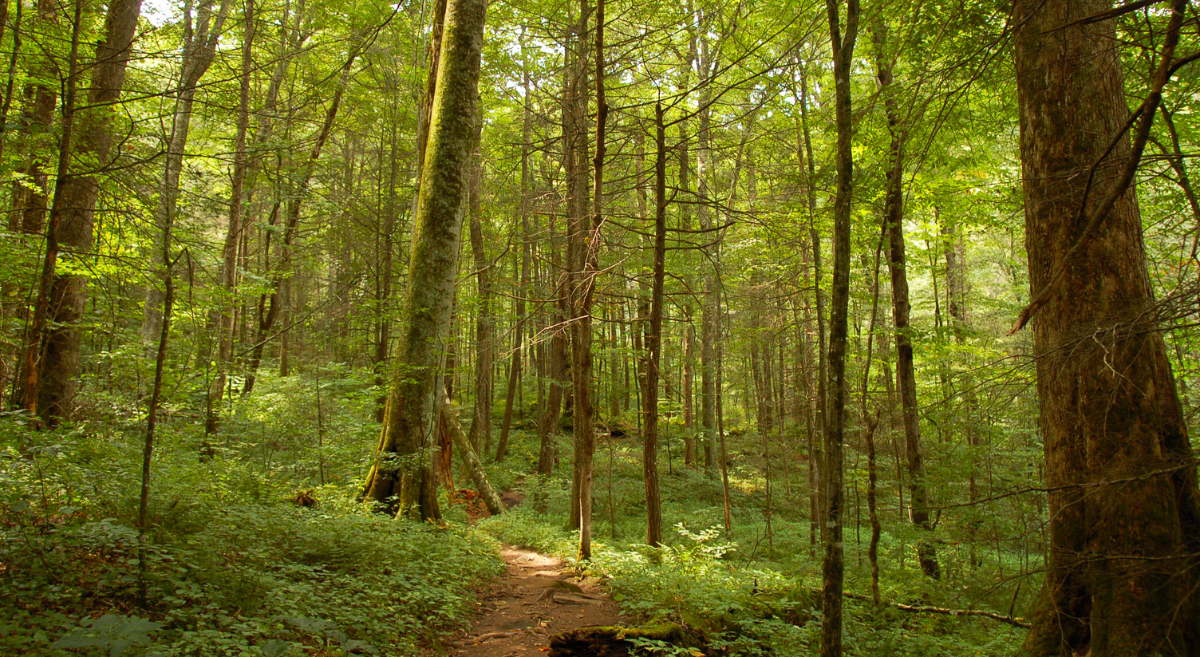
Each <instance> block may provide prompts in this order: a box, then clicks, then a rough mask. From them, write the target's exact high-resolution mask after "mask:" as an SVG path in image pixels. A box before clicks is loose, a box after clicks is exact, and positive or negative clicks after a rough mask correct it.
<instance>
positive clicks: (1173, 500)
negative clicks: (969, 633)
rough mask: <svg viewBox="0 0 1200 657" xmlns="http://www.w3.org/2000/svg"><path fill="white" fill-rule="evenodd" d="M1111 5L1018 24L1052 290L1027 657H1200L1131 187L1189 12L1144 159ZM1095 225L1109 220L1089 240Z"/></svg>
mask: <svg viewBox="0 0 1200 657" xmlns="http://www.w3.org/2000/svg"><path fill="white" fill-rule="evenodd" d="M1110 7H1111V5H1110V4H1109V3H1108V2H1107V1H1106V0H1088V1H1083V2H1068V1H1067V0H1047V1H1045V2H1043V1H1040V0H1039V1H1037V2H1033V1H1030V0H1018V2H1017V3H1016V5H1015V7H1014V10H1013V24H1014V25H1015V26H1017V27H1016V32H1015V46H1016V47H1015V53H1014V54H1015V60H1016V79H1017V92H1018V94H1017V99H1018V107H1019V109H1020V123H1021V161H1022V173H1023V175H1022V180H1023V182H1024V194H1025V229H1026V237H1025V240H1026V249H1027V252H1028V256H1029V274H1030V276H1029V278H1030V287H1031V288H1032V290H1033V291H1034V292H1035V293H1036V292H1037V291H1038V290H1043V291H1048V294H1046V295H1045V296H1044V299H1045V303H1044V308H1042V312H1040V313H1039V314H1037V315H1036V316H1034V319H1033V340H1034V359H1035V362H1036V363H1037V375H1038V376H1037V383H1038V400H1039V405H1040V408H1041V433H1042V437H1043V440H1044V445H1045V448H1044V449H1045V473H1046V486H1047V487H1048V488H1049V489H1050V493H1049V503H1050V509H1049V518H1050V539H1049V540H1050V546H1049V555H1048V563H1047V572H1046V580H1045V585H1044V587H1043V589H1042V594H1041V599H1040V603H1039V605H1038V607H1037V610H1036V612H1035V614H1034V617H1033V627H1032V629H1031V631H1030V633H1029V635H1028V637H1027V639H1026V641H1025V644H1024V647H1023V650H1022V654H1025V655H1030V656H1055V657H1057V656H1064V657H1065V656H1067V655H1079V654H1089V655H1093V656H1096V657H1104V656H1108V655H1151V654H1163V655H1196V654H1200V605H1198V603H1197V599H1196V595H1195V591H1196V589H1197V587H1198V586H1200V573H1198V572H1197V569H1196V565H1197V564H1196V554H1197V553H1198V551H1200V504H1198V502H1197V498H1198V496H1200V494H1198V492H1197V486H1196V479H1195V462H1194V460H1193V455H1192V450H1191V446H1190V444H1189V442H1188V435H1187V426H1186V424H1185V422H1184V419H1183V414H1182V409H1181V406H1180V402H1179V397H1178V394H1177V392H1176V388H1175V378H1174V376H1173V375H1172V373H1171V365H1170V360H1169V358H1168V356H1167V352H1166V347H1165V344H1164V342H1163V339H1162V336H1161V334H1160V333H1159V331H1158V327H1157V325H1156V324H1152V323H1148V322H1154V321H1155V320H1154V319H1153V317H1154V315H1155V311H1154V303H1155V301H1154V297H1153V292H1152V288H1151V285H1150V280H1149V277H1148V275H1147V270H1146V259H1145V248H1144V245H1143V241H1142V219H1141V214H1140V211H1139V209H1138V204H1137V197H1136V194H1135V192H1134V190H1133V189H1132V188H1131V187H1129V186H1128V184H1129V182H1130V180H1131V179H1132V173H1133V170H1132V167H1136V165H1137V162H1138V159H1139V157H1140V155H1141V149H1142V148H1143V147H1144V144H1145V139H1146V137H1147V136H1148V134H1149V130H1150V122H1151V121H1153V118H1154V115H1155V113H1156V108H1155V104H1156V103H1157V100H1158V98H1160V97H1161V96H1160V92H1161V89H1162V85H1163V84H1165V82H1166V78H1167V77H1168V75H1167V70H1168V69H1167V67H1168V66H1169V65H1170V63H1171V61H1172V55H1173V52H1174V47H1175V42H1176V41H1177V39H1178V33H1179V27H1180V25H1181V23H1182V21H1183V19H1184V12H1185V10H1186V7H1187V3H1186V2H1185V1H1183V0H1177V1H1176V2H1174V3H1173V7H1172V10H1173V13H1172V16H1171V19H1170V24H1169V25H1168V27H1167V30H1166V32H1165V33H1166V35H1167V36H1166V40H1165V43H1164V44H1163V47H1162V48H1161V49H1160V50H1159V51H1158V57H1159V58H1160V61H1159V68H1158V71H1157V73H1156V74H1155V78H1154V84H1155V89H1154V90H1153V91H1152V92H1151V94H1150V96H1149V97H1148V99H1147V104H1146V105H1144V106H1143V112H1142V115H1141V117H1140V118H1141V120H1140V121H1139V123H1138V125H1137V128H1136V131H1135V134H1136V138H1135V139H1134V140H1133V143H1132V145H1131V143H1130V139H1129V138H1128V137H1127V136H1126V135H1124V134H1123V126H1125V125H1126V123H1127V120H1128V119H1129V116H1130V114H1129V110H1128V108H1127V106H1126V104H1125V93H1126V88H1125V86H1124V81H1123V75H1122V71H1121V64H1120V59H1119V50H1118V48H1117V46H1116V35H1115V33H1114V28H1113V24H1112V22H1110V21H1104V22H1094V23H1090V24H1080V23H1079V21H1078V19H1080V18H1083V17H1086V16H1091V15H1093V14H1096V13H1099V12H1103V11H1105V10H1108V9H1110ZM1064 25H1065V27H1064ZM1110 144H1111V145H1112V146H1113V150H1112V154H1111V160H1109V162H1108V164H1109V165H1110V166H1101V167H1097V168H1096V169H1095V170H1094V174H1095V179H1094V181H1093V180H1091V178H1090V176H1089V175H1088V173H1087V172H1088V170H1089V167H1092V166H1093V164H1094V163H1096V162H1097V161H1098V160H1099V159H1101V158H1102V157H1103V153H1104V152H1105V149H1106V148H1107V146H1108V145H1110ZM1089 183H1090V185H1089ZM1089 187H1090V188H1091V189H1089ZM1089 192H1090V193H1089ZM1088 217H1098V218H1099V219H1100V220H1102V221H1103V222H1104V223H1103V224H1102V225H1101V226H1099V227H1098V230H1095V231H1094V232H1093V234H1092V235H1090V236H1088V235H1087V234H1086V229H1085V224H1087V223H1089V222H1087V221H1084V219H1086V218H1088ZM1076 249H1078V251H1077V252H1078V255H1079V256H1080V257H1078V258H1072V257H1071V256H1072V255H1073V253H1072V252H1073V251H1076ZM1056 279H1057V280H1058V282H1059V283H1060V284H1058V285H1054V283H1055V281H1056ZM1039 297H1042V295H1037V296H1035V297H1034V299H1035V301H1036V299H1038V298H1039Z"/></svg>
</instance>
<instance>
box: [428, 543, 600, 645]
mask: <svg viewBox="0 0 1200 657" xmlns="http://www.w3.org/2000/svg"><path fill="white" fill-rule="evenodd" d="M500 554H501V556H503V557H504V561H505V563H507V564H508V572H507V573H506V574H504V575H502V576H501V577H499V578H497V579H495V580H493V581H492V583H491V584H490V585H489V586H488V588H487V589H485V590H483V591H481V592H480V596H479V597H480V610H479V614H480V615H479V618H478V619H477V620H476V621H475V624H474V626H473V627H472V628H471V630H470V632H468V633H467V634H466V635H464V636H461V637H458V638H457V639H456V640H454V641H453V642H452V643H449V644H447V647H448V648H450V651H449V654H451V655H455V656H456V657H485V656H486V657H516V656H520V655H541V654H545V653H546V651H547V650H549V646H550V637H551V636H552V635H554V634H557V633H559V632H564V631H567V630H573V629H577V628H580V627H586V626H588V625H620V624H622V623H623V619H622V618H621V614H620V610H619V609H618V607H617V604H616V603H615V602H613V601H612V599H611V598H609V597H608V595H607V594H606V593H605V592H604V591H603V590H602V589H601V588H600V586H599V583H598V582H597V581H595V580H594V579H592V578H583V579H579V578H578V577H577V576H576V574H575V573H574V572H573V571H571V570H566V569H564V564H563V562H562V561H561V560H560V559H557V558H554V557H547V556H545V555H542V554H538V553H537V552H532V551H529V550H522V549H519V548H515V547H511V546H507V545H506V546H505V547H504V549H503V550H502V551H501V553H500Z"/></svg>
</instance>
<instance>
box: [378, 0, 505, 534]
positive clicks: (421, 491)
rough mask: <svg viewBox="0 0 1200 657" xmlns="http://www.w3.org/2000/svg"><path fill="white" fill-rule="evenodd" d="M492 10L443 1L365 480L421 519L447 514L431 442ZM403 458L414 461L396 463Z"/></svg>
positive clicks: (471, 2) (383, 498) (472, 0)
mask: <svg viewBox="0 0 1200 657" xmlns="http://www.w3.org/2000/svg"><path fill="white" fill-rule="evenodd" d="M486 9H487V4H486V3H485V2H483V1H482V0H449V2H448V3H447V5H446V15H445V19H444V24H443V25H444V27H443V30H444V32H443V37H442V43H441V52H440V56H439V58H438V61H439V65H438V72H437V84H436V90H435V92H434V96H433V101H432V111H431V113H430V120H429V136H428V145H427V147H426V157H425V162H424V166H423V169H422V173H421V188H420V192H419V196H418V201H417V212H416V216H415V218H414V232H413V246H412V256H411V260H410V264H409V272H410V273H409V284H408V292H407V294H406V296H405V305H404V313H405V315H404V317H403V324H402V326H401V336H400V346H399V348H398V349H397V352H396V361H397V363H396V373H395V376H394V378H393V381H392V389H391V393H390V395H389V397H388V410H387V413H386V414H385V418H384V426H383V431H382V434H381V436H380V439H379V448H378V450H377V454H376V460H375V464H374V466H373V467H372V469H371V473H370V475H369V476H368V478H367V486H366V495H367V497H368V498H369V499H370V500H373V501H375V502H381V503H384V502H387V501H388V500H389V499H390V498H392V497H393V496H395V497H396V502H395V504H394V506H395V508H396V510H397V512H398V513H402V514H408V513H410V512H414V513H416V514H418V515H419V516H420V517H421V519H423V520H424V519H431V518H437V517H439V515H440V512H439V510H438V505H437V497H436V493H435V482H434V474H433V464H432V455H431V448H432V446H433V445H434V444H435V439H434V436H433V432H434V431H435V430H436V427H437V418H438V401H439V400H438V393H439V391H440V390H441V389H442V359H443V357H444V354H445V341H446V337H447V335H448V333H449V328H450V311H451V305H452V303H453V299H454V282H455V280H454V279H455V270H456V265H457V262H458V250H459V243H460V240H461V237H462V214H463V209H464V207H463V205H464V202H465V201H466V195H467V187H468V180H467V178H468V171H467V165H468V164H469V161H470V157H471V153H472V152H473V151H474V149H475V143H476V137H475V135H476V131H475V121H476V120H477V119H476V116H477V111H476V98H477V95H478V86H479V65H480V57H481V53H482V48H483V22H484V14H485V12H486ZM397 457H399V459H398V458H397ZM404 459H407V461H408V462H397V461H398V460H400V461H403V460H404Z"/></svg>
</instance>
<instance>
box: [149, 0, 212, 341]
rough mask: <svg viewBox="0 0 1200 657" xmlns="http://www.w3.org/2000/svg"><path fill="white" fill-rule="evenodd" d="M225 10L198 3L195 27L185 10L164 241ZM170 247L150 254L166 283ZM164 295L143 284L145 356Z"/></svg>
mask: <svg viewBox="0 0 1200 657" xmlns="http://www.w3.org/2000/svg"><path fill="white" fill-rule="evenodd" d="M228 11H229V0H222V2H221V6H220V8H219V9H218V10H217V14H216V16H213V13H212V0H207V1H206V2H204V3H203V4H201V5H200V7H199V10H198V11H197V14H196V25H195V28H193V27H192V14H191V6H190V5H189V6H188V7H186V8H185V10H184V32H183V48H182V51H183V59H182V62H181V64H180V71H179V87H178V88H177V89H176V90H175V94H176V95H175V111H174V116H173V117H172V121H171V134H170V136H169V138H168V140H167V153H166V168H165V171H164V172H163V181H162V186H161V187H160V188H159V195H158V208H157V210H156V212H155V219H156V221H157V223H158V224H159V228H160V230H159V234H158V236H157V237H159V238H160V239H165V238H166V236H167V235H168V234H169V233H170V231H169V230H168V229H167V228H165V226H166V225H167V224H169V223H172V222H173V221H174V217H175V211H176V208H177V207H178V205H179V177H180V175H181V174H182V173H183V156H184V150H185V149H186V148H187V142H188V132H189V131H190V129H191V125H192V106H193V105H194V104H195V101H196V85H197V84H198V83H199V82H200V78H202V77H204V73H205V72H207V71H208V67H209V66H211V65H212V62H213V56H214V55H215V54H216V52H217V41H218V40H219V39H220V37H221V29H222V28H223V27H224V25H225V16H226V14H227V12H228ZM168 251H169V250H168V249H166V248H164V247H163V245H161V244H156V245H155V246H154V248H153V249H152V251H151V257H152V258H153V262H154V266H155V268H156V269H157V270H158V271H156V272H155V273H156V274H157V276H156V277H157V278H158V279H159V280H161V281H164V283H165V281H166V275H165V274H164V273H163V272H164V270H165V269H166V267H167V264H166V262H165V261H164V260H163V258H165V257H167V255H166V254H167V253H168ZM163 295H164V291H163V290H161V289H159V287H158V286H157V285H156V284H153V283H152V284H151V285H148V286H146V305H145V308H144V309H143V319H142V346H143V348H144V349H145V352H146V355H147V356H148V357H150V356H153V355H154V354H155V353H156V352H157V346H158V345H157V343H158V340H159V334H161V333H162V323H163V316H162V310H163V307H164V304H163Z"/></svg>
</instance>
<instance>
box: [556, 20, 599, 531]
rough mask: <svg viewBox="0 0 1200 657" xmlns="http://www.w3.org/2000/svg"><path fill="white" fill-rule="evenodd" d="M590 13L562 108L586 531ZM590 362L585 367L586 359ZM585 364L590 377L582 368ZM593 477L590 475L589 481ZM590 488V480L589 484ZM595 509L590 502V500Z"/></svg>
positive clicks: (574, 405)
mask: <svg viewBox="0 0 1200 657" xmlns="http://www.w3.org/2000/svg"><path fill="white" fill-rule="evenodd" d="M591 13H592V10H591V7H590V6H589V3H588V0H580V3H579V17H578V18H577V19H576V23H575V26H574V40H573V42H572V46H571V47H572V48H573V50H574V52H572V53H570V55H571V57H570V58H569V61H570V62H571V63H570V64H569V65H568V66H567V70H566V71H565V74H566V75H567V79H566V89H565V90H564V106H563V159H564V162H565V164H566V166H565V167H563V168H564V169H566V178H567V181H566V182H567V271H566V280H567V289H566V292H567V314H566V320H567V325H568V326H569V327H570V335H571V357H570V360H571V365H570V367H571V398H570V400H569V402H570V407H571V425H572V428H573V434H574V436H573V437H574V455H575V459H574V462H573V464H572V465H573V470H572V473H571V510H570V514H571V527H572V528H573V529H579V530H580V531H581V532H582V531H583V515H584V514H583V506H584V504H585V502H584V501H583V497H584V495H583V491H582V488H583V480H584V479H585V476H584V469H585V467H587V468H590V466H591V463H590V459H587V458H584V455H585V453H586V452H587V450H586V449H585V446H584V442H586V441H591V439H592V428H591V427H590V426H588V427H586V428H585V427H584V421H585V420H589V421H590V419H591V415H590V412H591V389H592V376H591V351H592V346H591V341H592V331H591V317H585V316H584V314H583V311H584V308H583V305H584V304H583V301H584V297H585V296H586V295H587V288H588V281H587V280H586V279H585V275H586V274H585V272H584V270H585V269H586V267H587V265H586V261H587V252H588V243H587V237H588V233H589V232H590V231H588V228H587V225H588V197H589V196H588V195H589V190H588V180H589V178H590V177H589V175H588V165H587V159H588V143H587V135H588V126H587V115H588V95H589V94H588V88H587V81H588V71H587V62H588V48H587V45H588V39H587V33H588V17H589V15H590V14H591ZM585 359H587V360H588V362H587V363H586V364H585V363H584V362H583V361H584V360H585ZM585 366H586V368H587V370H588V372H587V376H584V375H583V372H582V371H581V370H583V369H584V367H585ZM587 478H589V479H590V474H589V475H588V477H587ZM589 485H590V481H589ZM587 504H588V505H589V508H590V505H591V500H588V501H587Z"/></svg>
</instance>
